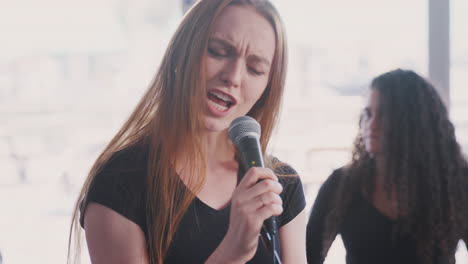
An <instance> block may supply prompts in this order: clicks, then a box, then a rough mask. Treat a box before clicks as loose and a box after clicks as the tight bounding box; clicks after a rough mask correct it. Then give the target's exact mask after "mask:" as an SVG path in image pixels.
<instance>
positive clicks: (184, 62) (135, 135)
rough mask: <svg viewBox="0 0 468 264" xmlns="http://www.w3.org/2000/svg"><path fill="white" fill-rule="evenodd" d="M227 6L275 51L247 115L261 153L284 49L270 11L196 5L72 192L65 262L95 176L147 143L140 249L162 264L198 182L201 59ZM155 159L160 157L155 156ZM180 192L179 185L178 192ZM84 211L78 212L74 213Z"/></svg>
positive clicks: (217, 0) (249, 3)
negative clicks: (263, 23) (264, 27)
mask: <svg viewBox="0 0 468 264" xmlns="http://www.w3.org/2000/svg"><path fill="white" fill-rule="evenodd" d="M229 5H242V6H246V7H249V8H253V9H254V10H256V11H257V12H258V13H259V14H260V15H262V16H263V17H264V18H265V19H267V20H268V21H269V23H270V24H271V26H272V27H273V30H274V32H275V35H276V48H275V53H274V58H273V63H272V66H271V71H270V77H269V82H268V84H267V87H266V89H265V91H264V93H263V94H262V96H261V97H260V99H259V100H258V101H257V102H256V103H255V105H254V106H253V107H252V109H251V110H250V112H249V113H248V115H249V116H251V117H253V118H255V119H256V120H257V121H258V122H259V123H260V125H261V127H262V134H261V140H260V141H261V142H260V144H261V146H262V151H263V152H265V150H266V148H267V144H268V141H269V139H270V136H271V133H272V131H273V128H274V124H275V123H276V121H277V119H278V116H279V111H280V105H281V97H282V94H283V89H284V83H285V77H286V67H287V65H286V64H287V43H286V36H285V32H284V26H283V24H282V21H281V19H280V17H279V14H278V12H277V10H276V9H275V8H274V7H273V5H272V4H271V3H270V2H268V1H266V0H200V1H197V3H196V4H195V5H194V6H193V7H192V8H191V9H190V10H189V11H188V12H187V14H186V15H185V16H184V18H183V20H182V22H181V24H180V25H179V27H178V29H177V31H176V33H175V34H174V36H173V38H172V39H171V41H170V43H169V45H168V48H167V50H166V53H165V55H164V57H163V59H162V62H161V65H160V67H159V70H158V72H157V73H156V76H155V77H154V79H153V81H152V83H151V84H150V86H149V88H148V90H147V91H146V93H145V95H144V96H143V98H142V99H141V101H140V102H139V103H138V105H137V107H136V109H135V110H134V111H133V113H132V114H131V116H130V118H129V119H128V120H127V121H126V122H125V124H124V125H123V127H122V128H121V129H120V130H119V132H118V133H117V134H116V135H115V136H114V138H113V139H112V140H111V141H110V143H109V144H108V145H107V146H106V147H105V149H104V151H103V152H102V153H101V155H100V156H99V157H98V159H97V160H96V162H95V163H94V165H93V167H92V168H91V170H90V172H89V175H88V177H87V179H86V181H85V183H84V185H83V187H82V189H81V191H80V193H79V197H78V199H77V202H76V205H75V207H74V211H73V218H72V223H71V226H70V236H69V242H68V258H67V259H68V263H77V262H80V251H81V250H80V244H81V243H80V233H81V227H80V225H79V215H80V209H83V208H80V205H82V204H83V201H86V197H87V193H88V190H89V187H90V184H91V182H92V181H93V179H94V177H95V176H96V174H97V172H98V171H99V170H100V169H101V168H102V167H103V166H104V165H105V164H106V163H107V162H108V161H109V159H110V157H111V156H112V155H113V154H114V153H116V152H117V151H119V150H123V149H126V148H128V147H131V146H133V145H135V144H139V143H142V142H144V143H145V144H148V145H149V154H148V174H147V177H146V181H147V182H146V183H147V184H146V186H147V188H148V189H147V192H146V220H147V223H148V224H147V230H146V231H147V234H148V237H147V241H146V242H147V248H148V256H149V261H150V263H157V264H160V263H163V261H164V258H165V256H166V255H167V251H168V249H169V246H170V244H171V241H172V238H173V235H174V232H175V231H176V229H177V226H178V224H179V222H180V221H181V219H182V217H183V215H184V214H185V212H186V210H187V209H188V207H189V205H190V203H191V202H192V200H193V199H194V193H195V194H196V193H198V192H199V191H200V189H201V186H202V185H203V183H204V181H205V177H206V176H205V174H206V171H205V167H204V164H205V159H204V154H203V149H204V148H203V146H204V141H203V139H204V132H205V120H204V114H205V98H206V87H205V73H204V68H205V66H204V65H205V62H204V58H205V54H206V49H207V44H208V39H209V37H210V34H211V31H212V28H213V24H214V23H215V21H216V19H217V17H218V16H219V14H220V13H221V12H222V11H223V10H224V8H226V7H227V6H229ZM158 153H164V155H159V154H158ZM181 154H183V156H184V157H185V158H186V159H184V160H188V163H187V164H183V166H184V168H185V169H187V170H188V172H189V173H187V175H194V176H193V177H191V179H188V181H187V182H185V181H184V183H185V184H186V185H187V187H188V189H190V190H192V192H186V191H184V190H183V188H182V187H183V186H181V185H180V180H178V178H177V177H178V176H177V175H176V174H175V170H174V164H177V162H178V158H180V156H181ZM179 162H180V161H179ZM184 188H186V187H184ZM81 213H84V209H83V210H82V211H81Z"/></svg>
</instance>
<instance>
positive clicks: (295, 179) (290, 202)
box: [266, 156, 306, 226]
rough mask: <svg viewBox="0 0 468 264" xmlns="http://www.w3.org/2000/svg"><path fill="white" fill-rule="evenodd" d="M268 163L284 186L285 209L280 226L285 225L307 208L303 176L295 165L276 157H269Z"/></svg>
mask: <svg viewBox="0 0 468 264" xmlns="http://www.w3.org/2000/svg"><path fill="white" fill-rule="evenodd" d="M266 165H267V167H268V168H270V169H272V170H273V172H274V173H275V174H276V176H278V180H279V182H280V183H281V185H282V186H283V192H281V194H280V196H281V198H282V199H283V207H284V211H283V213H282V214H281V216H280V217H279V226H283V225H285V224H287V223H289V222H290V221H291V220H292V219H294V218H295V217H296V216H297V215H298V214H299V213H300V212H301V211H302V210H304V208H305V205H306V201H305V195H304V189H303V186H302V182H301V178H300V177H299V174H298V173H297V171H296V170H295V169H294V168H293V167H291V166H290V165H289V164H287V163H285V162H282V161H280V160H279V159H278V158H276V157H272V156H269V157H267V159H266Z"/></svg>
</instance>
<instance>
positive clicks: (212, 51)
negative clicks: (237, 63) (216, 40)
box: [208, 47, 228, 57]
mask: <svg viewBox="0 0 468 264" xmlns="http://www.w3.org/2000/svg"><path fill="white" fill-rule="evenodd" d="M208 54H209V55H210V56H213V57H226V56H227V55H228V54H227V53H226V52H225V51H222V50H219V49H215V48H210V47H208Z"/></svg>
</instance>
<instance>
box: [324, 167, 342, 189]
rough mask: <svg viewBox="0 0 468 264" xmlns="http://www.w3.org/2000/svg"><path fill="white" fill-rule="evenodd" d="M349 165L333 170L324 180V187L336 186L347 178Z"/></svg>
mask: <svg viewBox="0 0 468 264" xmlns="http://www.w3.org/2000/svg"><path fill="white" fill-rule="evenodd" d="M346 171H347V167H341V168H338V169H335V170H333V171H332V173H331V174H330V176H328V178H327V179H326V180H325V181H324V182H323V184H322V188H335V187H337V186H338V185H339V184H340V182H342V181H343V179H344V178H345V175H346Z"/></svg>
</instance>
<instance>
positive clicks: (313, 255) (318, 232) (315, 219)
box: [306, 170, 341, 264]
mask: <svg viewBox="0 0 468 264" xmlns="http://www.w3.org/2000/svg"><path fill="white" fill-rule="evenodd" d="M340 176H341V172H340V171H339V170H335V171H334V172H333V173H332V174H331V175H330V176H329V177H328V179H327V180H326V181H325V182H324V183H323V185H322V186H321V187H320V190H319V192H318V194H317V197H316V199H315V202H314V205H313V207H312V210H311V213H310V216H309V221H308V223H307V231H306V232H307V233H306V248H307V262H308V263H309V264H317V263H320V264H321V263H323V262H324V261H325V255H326V254H324V255H322V250H323V242H324V241H323V235H324V231H325V217H326V216H327V214H328V212H329V210H330V206H331V204H330V202H331V200H332V198H333V195H334V192H335V191H336V188H337V186H338V182H339V178H340ZM333 239H334V238H333Z"/></svg>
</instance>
